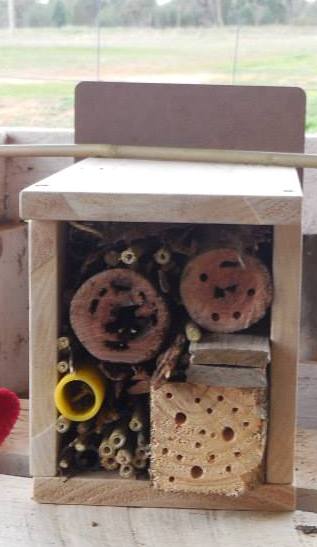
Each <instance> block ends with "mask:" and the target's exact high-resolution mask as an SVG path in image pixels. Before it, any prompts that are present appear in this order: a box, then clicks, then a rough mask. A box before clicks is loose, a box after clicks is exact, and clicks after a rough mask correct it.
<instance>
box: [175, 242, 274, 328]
mask: <svg viewBox="0 0 317 547" xmlns="http://www.w3.org/2000/svg"><path fill="white" fill-rule="evenodd" d="M180 292H181V297H182V300H183V303H184V305H185V307H186V309H187V311H188V314H189V315H190V317H191V319H192V320H193V321H195V322H196V323H197V324H198V325H200V326H201V327H203V328H205V329H206V330H208V331H210V332H224V333H229V332H236V331H240V330H243V329H246V328H248V327H250V326H251V325H253V324H254V323H257V322H258V321H259V320H260V319H261V318H262V317H263V316H264V315H265V313H266V310H267V308H268V307H269V306H270V304H271V301H272V283H271V276H270V274H269V271H268V270H267V268H266V266H265V265H264V264H263V263H262V262H261V261H260V260H259V259H257V258H255V257H253V256H250V255H243V256H242V255H241V254H240V253H239V252H238V251H237V250H235V249H226V248H223V249H214V250H211V251H208V252H206V253H203V254H201V255H198V256H196V257H195V258H194V259H193V260H191V261H190V262H189V263H188V265H187V267H186V268H185V270H184V273H183V276H182V279H181V286H180Z"/></svg>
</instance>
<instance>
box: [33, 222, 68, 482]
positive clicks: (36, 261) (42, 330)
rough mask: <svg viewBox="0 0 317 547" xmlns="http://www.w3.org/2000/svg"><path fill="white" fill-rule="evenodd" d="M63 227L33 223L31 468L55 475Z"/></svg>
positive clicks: (40, 473)
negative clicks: (56, 389)
mask: <svg viewBox="0 0 317 547" xmlns="http://www.w3.org/2000/svg"><path fill="white" fill-rule="evenodd" d="M60 230H61V227H60V226H59V224H58V223H56V222H38V221H32V222H31V223H30V257H29V262H30V283H31V284H30V365H31V471H32V474H33V475H34V476H38V475H39V476H54V475H55V472H56V449H57V435H56V431H55V420H56V409H55V404H54V397H53V394H54V387H55V385H56V382H57V370H56V363H57V343H56V341H57V336H58V328H59V302H58V300H59V268H60V266H61V256H60Z"/></svg>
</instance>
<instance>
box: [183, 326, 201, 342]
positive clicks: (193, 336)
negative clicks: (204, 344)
mask: <svg viewBox="0 0 317 547" xmlns="http://www.w3.org/2000/svg"><path fill="white" fill-rule="evenodd" d="M185 334H186V338H187V340H189V342H199V340H200V339H201V337H202V332H201V329H200V327H199V326H198V325H196V323H194V322H193V321H189V322H188V323H186V325H185Z"/></svg>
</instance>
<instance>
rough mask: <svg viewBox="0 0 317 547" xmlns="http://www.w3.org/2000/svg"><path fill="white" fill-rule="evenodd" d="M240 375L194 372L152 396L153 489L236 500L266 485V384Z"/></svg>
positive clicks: (206, 369) (211, 369) (208, 370)
mask: <svg viewBox="0 0 317 547" xmlns="http://www.w3.org/2000/svg"><path fill="white" fill-rule="evenodd" d="M198 368H200V369H202V370H201V374H197V372H198ZM227 370H228V369H227ZM241 370H242V372H240V375H239V376H238V377H237V375H236V372H237V371H236V370H230V371H229V375H223V374H221V371H219V370H215V369H214V367H204V366H202V367H193V374H191V370H190V371H189V374H188V378H187V383H172V384H167V385H164V386H162V387H161V388H160V389H158V390H153V391H152V394H151V397H152V399H151V404H152V463H151V470H152V479H153V484H154V487H155V488H158V489H160V490H164V491H167V492H196V493H202V494H224V495H227V496H237V495H240V494H242V493H244V492H245V491H246V490H247V489H250V488H254V487H255V485H256V484H258V483H260V482H263V481H264V451H265V445H266V429H267V397H266V381H265V378H264V377H262V375H261V374H259V373H261V371H260V370H258V371H255V372H257V376H259V377H254V378H252V379H251V378H250V376H249V374H248V373H249V372H250V371H249V370H248V369H244V370H243V369H241ZM245 384H246V385H247V386H248V387H241V386H244V385H245ZM233 386H234V387H233ZM237 386H239V387H237Z"/></svg>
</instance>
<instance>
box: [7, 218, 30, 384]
mask: <svg viewBox="0 0 317 547" xmlns="http://www.w3.org/2000/svg"><path fill="white" fill-rule="evenodd" d="M28 377H29V366H28V275H27V225H26V224H22V223H10V224H9V223H7V224H0V386H4V387H7V388H8V389H12V390H13V391H16V392H17V393H19V394H24V395H25V394H26V393H27V390H28Z"/></svg>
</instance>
